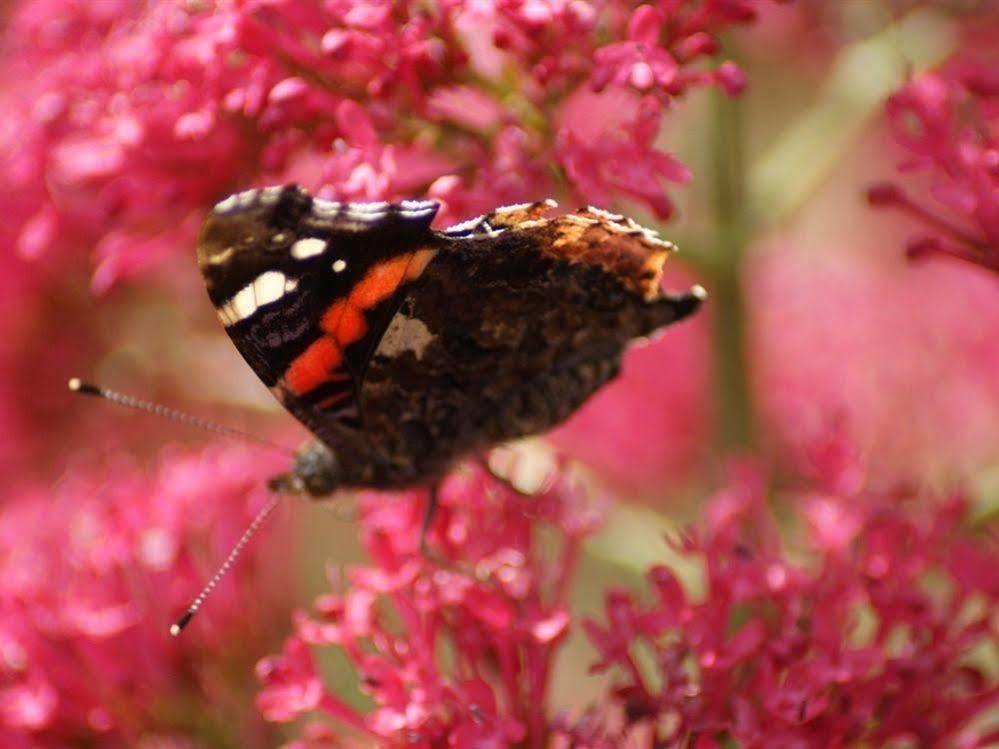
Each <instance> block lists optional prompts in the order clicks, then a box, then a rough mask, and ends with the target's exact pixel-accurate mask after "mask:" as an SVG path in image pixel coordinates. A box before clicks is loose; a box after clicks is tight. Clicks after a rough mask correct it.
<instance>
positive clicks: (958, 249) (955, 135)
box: [867, 57, 999, 272]
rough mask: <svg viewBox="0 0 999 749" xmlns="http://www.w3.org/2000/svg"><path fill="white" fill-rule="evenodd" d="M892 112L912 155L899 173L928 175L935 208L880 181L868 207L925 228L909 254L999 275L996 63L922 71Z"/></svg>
mask: <svg viewBox="0 0 999 749" xmlns="http://www.w3.org/2000/svg"><path fill="white" fill-rule="evenodd" d="M887 114H888V120H889V122H890V124H891V126H892V130H893V133H894V136H895V139H896V141H897V142H898V144H899V145H900V146H901V147H902V148H903V149H904V150H905V151H906V154H907V158H906V159H905V160H904V161H903V162H902V163H901V165H900V167H899V168H900V170H901V172H902V173H903V174H906V175H909V174H912V173H921V174H923V175H925V177H926V180H927V181H928V188H929V189H928V193H929V196H930V197H931V198H932V200H933V201H934V203H929V202H928V201H927V200H925V199H922V198H921V197H914V195H913V191H911V190H910V189H908V188H903V187H902V186H900V185H899V184H897V183H895V182H883V183H879V184H876V185H873V186H871V187H870V188H869V189H868V192H867V196H868V200H869V201H870V203H871V205H874V206H880V207H885V206H886V207H892V208H896V209H898V210H901V211H904V212H905V213H907V214H909V215H910V216H912V218H913V219H915V220H916V221H917V222H918V223H920V224H922V225H923V226H924V227H925V229H926V233H924V234H922V235H921V236H918V237H916V238H915V239H913V240H912V241H911V242H910V243H909V248H908V254H909V256H910V257H913V258H915V257H924V256H927V255H944V256H948V257H953V258H957V259H960V260H964V261H967V262H970V263H974V264H976V265H979V266H981V267H983V268H987V269H989V270H992V271H996V272H999V62H997V61H996V60H995V59H987V60H978V59H976V58H974V57H960V58H958V59H955V60H952V61H950V62H949V63H948V64H946V65H945V66H943V67H942V68H941V69H940V70H939V71H935V72H928V73H923V74H922V75H919V76H918V77H916V78H915V79H914V80H913V81H912V82H911V83H909V84H907V85H906V86H905V87H903V88H902V89H901V90H900V91H898V92H896V93H895V94H893V95H892V96H891V97H890V98H889V100H888V105H887ZM911 180H912V178H911V177H910V181H911ZM916 195H919V192H917V193H916Z"/></svg>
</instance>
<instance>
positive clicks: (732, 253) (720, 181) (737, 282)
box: [709, 92, 752, 452]
mask: <svg viewBox="0 0 999 749" xmlns="http://www.w3.org/2000/svg"><path fill="white" fill-rule="evenodd" d="M712 115H713V116H712V118H711V119H712V125H711V127H712V132H711V141H712V143H711V152H712V154H713V158H714V163H713V165H712V179H713V184H712V190H711V196H712V201H711V202H712V208H713V211H714V215H715V227H716V234H715V241H714V253H713V255H714V257H713V258H712V260H713V262H712V263H711V264H710V266H711V269H712V277H711V278H710V279H709V283H710V288H709V293H710V294H711V302H710V304H711V307H712V309H711V315H712V321H713V325H714V331H713V333H714V336H713V340H714V346H715V390H716V402H717V404H718V409H719V413H718V433H717V439H718V446H719V448H721V450H722V451H723V452H731V451H734V450H741V449H745V448H747V447H749V446H750V444H751V440H752V409H751V401H750V397H749V385H748V383H749V376H748V375H749V372H748V366H747V360H746V342H745V332H746V331H745V309H744V302H743V296H742V285H741V274H740V270H741V265H742V255H743V250H744V248H745V245H746V242H747V236H748V233H747V213H746V165H745V155H744V149H743V143H742V135H743V129H742V108H741V105H740V103H739V100H738V99H733V98H730V97H728V96H725V95H724V94H722V93H720V92H715V93H714V94H713V100H712Z"/></svg>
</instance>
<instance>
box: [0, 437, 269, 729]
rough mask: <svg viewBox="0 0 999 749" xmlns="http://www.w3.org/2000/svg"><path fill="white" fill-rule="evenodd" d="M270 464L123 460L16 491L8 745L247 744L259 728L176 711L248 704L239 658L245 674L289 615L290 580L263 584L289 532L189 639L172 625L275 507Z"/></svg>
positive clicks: (9, 572) (2, 644) (213, 452)
mask: <svg viewBox="0 0 999 749" xmlns="http://www.w3.org/2000/svg"><path fill="white" fill-rule="evenodd" d="M267 462H268V461H263V465H262V461H261V460H260V456H259V455H251V454H250V451H249V450H248V449H246V448H232V447H230V448H226V449H210V450H207V451H204V452H203V453H202V454H201V455H199V456H196V457H195V456H191V455H185V454H171V455H168V456H166V457H165V458H164V459H163V461H162V462H161V463H160V466H159V468H158V472H157V474H156V475H154V476H152V477H147V476H145V475H143V474H142V473H141V472H139V471H138V470H137V469H135V468H134V467H133V466H130V465H128V464H125V463H124V462H123V461H118V462H117V463H116V464H115V465H114V467H113V469H110V470H84V469H82V468H80V469H74V470H72V471H70V472H69V473H67V475H66V476H65V477H64V478H63V479H62V481H61V482H60V483H59V484H58V485H57V486H55V487H54V488H49V487H31V488H24V489H22V490H20V491H18V492H16V493H13V494H12V495H10V496H8V498H7V501H6V503H5V505H4V509H3V511H2V513H0V547H2V551H0V579H2V583H0V584H2V586H3V594H2V596H0V734H2V735H3V736H4V737H5V740H4V746H33V747H64V746H67V745H76V744H77V743H78V742H81V741H85V740H86V741H89V742H94V741H97V742H99V743H100V745H101V746H108V747H116V746H134V745H136V743H137V742H139V741H140V737H141V738H142V740H153V739H154V737H159V738H161V739H162V740H163V741H164V742H168V741H170V740H171V737H179V736H181V735H183V736H186V737H187V739H189V740H193V739H194V738H195V737H196V736H197V735H198V734H199V732H201V731H208V732H214V733H213V735H215V736H216V738H217V737H218V736H221V735H225V736H229V737H231V738H232V740H233V741H235V742H237V743H240V742H241V741H242V739H241V738H239V737H240V736H241V735H243V732H244V731H249V732H250V733H249V734H247V735H255V734H257V733H258V732H259V731H261V730H263V727H262V726H260V725H257V726H255V727H254V726H252V725H242V726H239V725H233V724H230V723H229V722H228V721H219V722H218V723H213V721H209V723H202V724H201V725H200V727H199V726H198V725H196V724H195V723H193V722H192V723H190V724H184V723H178V722H177V712H176V710H175V709H174V708H173V707H171V705H177V704H182V703H185V702H188V701H195V702H197V703H202V704H214V705H216V706H219V705H221V704H223V702H226V703H229V704H231V705H233V706H236V705H239V704H240V702H244V703H246V702H248V700H249V695H246V693H245V691H244V690H243V689H242V688H241V687H240V684H241V682H242V679H241V678H240V677H239V673H240V667H239V666H238V665H237V664H239V663H240V662H242V663H243V664H244V667H245V668H246V669H249V667H250V661H246V657H247V654H248V653H252V652H254V650H255V649H256V648H260V647H263V646H265V644H266V638H262V637H261V635H260V632H263V631H267V629H268V626H267V621H268V620H269V619H270V618H271V617H272V616H280V615H281V612H282V611H285V610H286V604H287V601H286V600H285V598H284V596H283V595H282V594H281V593H280V591H281V589H282V588H281V587H280V586H278V587H271V588H266V587H263V588H262V587H261V586H260V585H259V583H260V582H261V581H262V580H264V579H265V578H267V577H269V576H271V574H270V573H267V574H265V573H266V571H267V569H268V568H274V567H275V565H276V564H277V563H278V561H279V560H278V557H277V556H275V555H274V554H271V553H269V552H268V550H269V549H270V550H277V549H278V548H279V547H280V546H281V545H282V544H280V543H278V542H276V541H275V540H274V538H273V534H275V533H280V530H279V529H278V528H270V529H268V530H269V533H270V535H271V538H270V539H269V540H268V541H267V542H263V541H262V540H261V542H260V543H258V544H256V545H255V546H253V547H252V548H251V549H250V550H249V552H248V553H247V554H245V555H244V556H243V557H242V558H241V559H240V560H239V561H238V562H237V564H236V566H235V567H234V569H233V570H232V574H231V576H230V577H229V578H228V579H226V580H224V581H223V582H222V583H221V584H220V585H219V587H218V588H217V589H216V591H215V593H214V595H213V596H212V597H211V598H210V599H209V602H208V604H207V608H208V609H209V611H207V612H206V613H205V615H204V616H203V618H202V619H199V620H196V621H195V622H194V623H193V624H192V625H191V627H190V628H189V630H188V631H187V633H186V634H185V636H184V637H183V638H180V639H176V638H172V637H170V635H169V634H168V631H167V629H168V626H169V624H170V623H171V621H172V620H173V619H174V618H176V616H177V615H178V614H179V613H181V612H182V611H183V610H184V608H185V607H186V605H187V604H188V603H189V602H190V599H191V597H192V596H193V595H194V594H195V593H197V591H198V589H199V588H200V586H201V585H202V584H203V583H204V581H205V580H206V579H207V576H208V574H209V573H210V572H211V571H212V568H213V567H214V566H215V565H216V564H217V563H218V562H220V561H221V560H222V559H224V558H225V554H226V553H227V552H228V550H229V547H230V546H231V544H232V543H233V542H234V541H235V539H236V538H237V537H238V535H239V533H240V532H241V531H242V530H243V528H244V527H245V526H246V524H247V523H248V522H249V518H250V517H251V516H252V513H253V512H254V510H255V508H256V506H258V505H259V503H260V502H261V501H262V500H264V499H265V492H264V491H263V483H262V478H263V477H262V470H261V469H262V468H263V469H265V470H266V468H267V466H266V463H267ZM281 556H282V557H283V554H282V555H281ZM234 675H235V677H236V679H235V680H233V676H234ZM84 737H88V738H87V739H84ZM178 740H179V739H178ZM206 740H207V737H206ZM165 745H166V744H165Z"/></svg>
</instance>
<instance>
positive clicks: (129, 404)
mask: <svg viewBox="0 0 999 749" xmlns="http://www.w3.org/2000/svg"><path fill="white" fill-rule="evenodd" d="M68 384H69V389H70V391H72V392H74V393H79V394H80V395H91V396H94V397H96V398H103V399H104V400H106V401H110V402H111V403H115V404H117V405H119V406H124V407H125V408H131V409H132V410H135V411H144V412H145V413H150V414H153V415H155V416H162V417H164V418H167V419H170V420H171V421H176V422H178V423H180V424H186V425H187V426H192V427H195V428H197V429H201V430H203V431H205V432H213V433H215V434H221V435H223V436H225V437H230V438H232V439H238V440H243V441H245V442H253V443H255V444H257V445H260V446H262V447H266V448H267V449H269V450H276V451H278V452H280V453H281V454H282V455H289V456H292V457H294V455H295V451H294V450H292V449H290V448H287V447H282V446H281V445H276V444H274V443H273V442H270V441H268V440H265V439H263V438H262V437H258V436H257V435H255V434H250V433H249V432H244V431H241V430H239V429H233V428H232V427H227V426H223V425H222V424H218V423H216V422H214V421H212V420H210V419H203V418H201V417H200V416H194V415H192V414H189V413H186V412H184V411H179V410H177V409H176V408H169V407H168V406H164V405H161V404H159V403H153V402H152V401H147V400H142V399H141V398H136V397H135V396H132V395H126V394H125V393H119V392H118V391H116V390H109V389H108V388H104V387H100V386H99V385H94V384H92V383H89V382H84V381H83V380H81V379H80V378H79V377H73V378H71V379H70V381H69V383H68Z"/></svg>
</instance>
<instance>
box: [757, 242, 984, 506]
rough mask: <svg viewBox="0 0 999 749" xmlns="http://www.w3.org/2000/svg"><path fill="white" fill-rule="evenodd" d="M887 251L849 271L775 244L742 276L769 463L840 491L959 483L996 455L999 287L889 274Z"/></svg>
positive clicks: (970, 274)
mask: <svg viewBox="0 0 999 749" xmlns="http://www.w3.org/2000/svg"><path fill="white" fill-rule="evenodd" d="M866 249H867V248H866V247H864V248H863V250H865V251H866ZM876 249H877V248H876V247H873V246H872V247H871V250H870V253H866V252H865V254H860V253H858V254H856V255H854V256H853V257H852V258H851V257H850V256H848V255H846V254H845V252H839V253H837V252H834V251H833V250H832V249H830V250H828V251H825V252H811V253H809V252H807V251H806V250H803V249H801V248H800V247H797V246H792V245H789V244H787V243H784V242H777V243H774V244H773V245H770V246H766V247H760V248H758V250H757V252H755V253H754V255H753V262H752V263H751V264H750V268H749V270H748V271H747V272H746V274H745V276H744V278H745V284H746V289H747V295H746V296H747V300H748V306H749V310H750V313H749V315H748V321H749V324H748V329H749V343H750V345H749V351H750V356H751V362H752V364H753V386H754V389H753V393H754V397H755V403H756V405H757V408H758V409H759V413H760V415H761V417H762V419H763V420H764V423H766V424H767V425H768V426H769V432H768V434H769V437H770V445H769V447H770V448H771V450H772V454H774V455H775V456H776V457H777V459H778V460H779V461H780V462H781V464H782V467H784V468H787V469H790V470H791V471H792V472H793V473H796V474H798V475H799V476H805V477H807V479H808V480H809V482H810V483H812V484H815V485H821V486H825V487H827V488H830V489H833V490H835V491H840V492H841V491H855V490H856V489H858V488H860V487H861V486H865V485H867V486H871V485H873V486H893V485H897V484H899V483H909V484H913V483H914V484H916V485H922V484H923V483H926V482H928V483H931V484H933V483H936V482H939V481H952V480H953V477H955V476H965V475H969V474H970V472H973V471H975V470H977V469H979V468H980V467H982V466H987V465H989V464H990V462H991V461H994V460H995V459H996V458H997V456H999V423H997V421H996V419H995V418H993V414H995V413H996V409H999V377H997V373H999V339H997V338H996V336H995V335H994V332H993V328H994V326H993V325H990V324H988V323H986V321H993V320H997V319H999V295H997V294H996V288H995V281H994V279H993V278H991V277H990V276H988V275H986V274H982V273H979V272H976V270H975V269H972V268H968V267H961V266H956V265H951V266H949V267H940V266H936V267H932V268H931V267H922V268H906V267H904V266H901V265H900V262H899V261H897V260H896V259H895V258H894V257H891V256H889V258H888V261H887V262H884V263H879V262H878V261H877V258H876V257H872V255H874V254H875V253H876ZM930 300H932V301H930ZM831 464H837V465H839V466H840V467H841V468H842V469H843V470H842V471H841V470H835V471H834V470H830V466H831ZM847 466H849V468H848V469H847ZM830 477H833V478H832V479H831V478H830ZM831 480H832V481H835V482H839V483H838V484H837V485H835V486H829V482H830V481H831Z"/></svg>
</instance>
